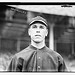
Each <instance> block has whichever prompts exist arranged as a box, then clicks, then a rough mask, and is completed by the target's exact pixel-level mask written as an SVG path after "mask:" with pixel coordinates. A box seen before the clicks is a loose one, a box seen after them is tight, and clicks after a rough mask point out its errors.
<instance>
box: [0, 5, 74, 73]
mask: <svg viewBox="0 0 75 75" xmlns="http://www.w3.org/2000/svg"><path fill="white" fill-rule="evenodd" d="M0 72H75V5H63V4H62V5H11V4H10V5H9V4H0Z"/></svg>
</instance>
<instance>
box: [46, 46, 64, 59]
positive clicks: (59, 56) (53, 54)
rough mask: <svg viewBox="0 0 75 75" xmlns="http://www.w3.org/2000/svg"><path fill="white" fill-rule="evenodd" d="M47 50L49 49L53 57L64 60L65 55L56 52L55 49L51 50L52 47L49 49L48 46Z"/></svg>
mask: <svg viewBox="0 0 75 75" xmlns="http://www.w3.org/2000/svg"><path fill="white" fill-rule="evenodd" d="M46 51H47V52H48V53H49V54H50V55H51V56H52V57H54V58H58V59H61V60H63V57H62V56H61V55H60V54H59V53H58V52H56V51H54V50H51V49H49V48H48V47H47V50H46Z"/></svg>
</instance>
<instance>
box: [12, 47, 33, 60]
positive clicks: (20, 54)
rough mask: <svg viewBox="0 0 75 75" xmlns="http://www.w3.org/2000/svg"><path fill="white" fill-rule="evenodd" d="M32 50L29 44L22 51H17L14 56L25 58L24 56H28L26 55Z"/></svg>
mask: <svg viewBox="0 0 75 75" xmlns="http://www.w3.org/2000/svg"><path fill="white" fill-rule="evenodd" d="M30 52H32V50H31V49H30V48H29V46H28V47H26V48H25V49H23V50H22V51H20V52H18V53H16V54H15V55H14V56H13V58H17V59H18V58H20V57H21V58H24V57H26V56H28V54H29V53H30Z"/></svg>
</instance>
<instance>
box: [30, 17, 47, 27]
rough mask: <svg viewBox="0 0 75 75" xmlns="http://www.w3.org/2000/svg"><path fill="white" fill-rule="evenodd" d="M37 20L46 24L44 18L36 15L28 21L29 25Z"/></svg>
mask: <svg viewBox="0 0 75 75" xmlns="http://www.w3.org/2000/svg"><path fill="white" fill-rule="evenodd" d="M37 22H38V23H42V24H44V25H45V26H48V25H47V21H46V19H44V18H43V17H41V16H37V17H34V18H32V20H31V21H30V23H29V25H32V24H34V23H37Z"/></svg>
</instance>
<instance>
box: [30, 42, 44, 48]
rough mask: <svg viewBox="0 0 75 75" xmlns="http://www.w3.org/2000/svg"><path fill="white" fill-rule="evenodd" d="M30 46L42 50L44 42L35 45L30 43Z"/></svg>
mask: <svg viewBox="0 0 75 75" xmlns="http://www.w3.org/2000/svg"><path fill="white" fill-rule="evenodd" d="M31 45H32V46H34V47H36V48H38V49H41V48H43V47H44V46H45V42H44V41H42V42H40V43H36V42H34V41H31Z"/></svg>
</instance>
